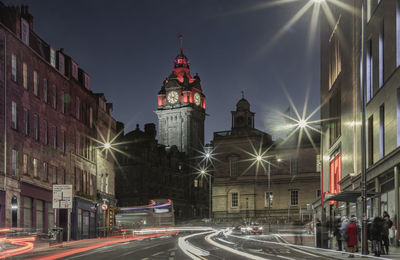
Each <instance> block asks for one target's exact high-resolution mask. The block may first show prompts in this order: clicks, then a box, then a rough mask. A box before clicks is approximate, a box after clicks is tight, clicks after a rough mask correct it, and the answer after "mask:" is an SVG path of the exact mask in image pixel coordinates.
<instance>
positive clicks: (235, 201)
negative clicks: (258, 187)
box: [231, 192, 239, 208]
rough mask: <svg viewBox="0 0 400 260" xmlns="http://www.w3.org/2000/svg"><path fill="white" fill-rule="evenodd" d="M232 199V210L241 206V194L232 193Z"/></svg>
mask: <svg viewBox="0 0 400 260" xmlns="http://www.w3.org/2000/svg"><path fill="white" fill-rule="evenodd" d="M231 199H232V203H231V205H232V208H236V207H238V205H239V194H238V193H237V192H232V193H231Z"/></svg>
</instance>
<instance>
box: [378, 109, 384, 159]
mask: <svg viewBox="0 0 400 260" xmlns="http://www.w3.org/2000/svg"><path fill="white" fill-rule="evenodd" d="M379 156H380V158H383V156H385V105H384V104H382V105H381V106H380V107H379Z"/></svg>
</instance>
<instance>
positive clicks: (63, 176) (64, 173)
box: [62, 168, 67, 184]
mask: <svg viewBox="0 0 400 260" xmlns="http://www.w3.org/2000/svg"><path fill="white" fill-rule="evenodd" d="M66 183H67V172H66V171H65V169H64V168H63V174H62V184H66Z"/></svg>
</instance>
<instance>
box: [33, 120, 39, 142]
mask: <svg viewBox="0 0 400 260" xmlns="http://www.w3.org/2000/svg"><path fill="white" fill-rule="evenodd" d="M33 125H34V128H35V129H34V130H35V140H36V141H37V140H39V116H38V115H34V116H33Z"/></svg>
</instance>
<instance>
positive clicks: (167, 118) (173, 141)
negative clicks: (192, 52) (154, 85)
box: [155, 46, 206, 154]
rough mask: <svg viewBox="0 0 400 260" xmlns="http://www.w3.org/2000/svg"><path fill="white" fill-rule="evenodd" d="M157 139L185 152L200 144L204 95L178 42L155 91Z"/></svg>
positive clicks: (201, 142)
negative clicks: (176, 51) (171, 62)
mask: <svg viewBox="0 0 400 260" xmlns="http://www.w3.org/2000/svg"><path fill="white" fill-rule="evenodd" d="M157 97H158V108H157V110H156V111H155V113H156V114H157V117H158V142H159V143H160V144H164V145H167V146H172V145H176V146H177V148H178V150H179V151H181V152H186V153H189V154H191V153H193V152H194V151H196V150H198V151H201V150H202V146H203V145H204V120H205V101H206V100H205V96H204V94H203V92H202V89H201V85H200V77H199V76H198V75H197V74H196V75H195V76H194V77H192V76H191V75H190V63H189V60H188V58H187V57H186V56H185V55H184V54H183V48H182V46H181V48H180V51H179V54H178V56H176V58H175V59H174V68H173V71H172V73H171V75H169V76H168V77H167V78H166V79H165V80H164V82H163V84H162V86H161V90H160V91H159V92H158V95H157Z"/></svg>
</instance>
